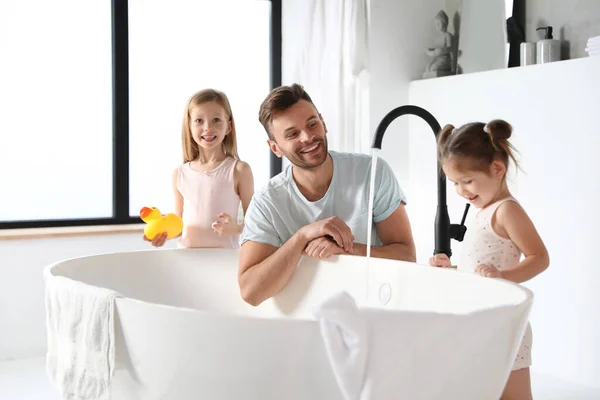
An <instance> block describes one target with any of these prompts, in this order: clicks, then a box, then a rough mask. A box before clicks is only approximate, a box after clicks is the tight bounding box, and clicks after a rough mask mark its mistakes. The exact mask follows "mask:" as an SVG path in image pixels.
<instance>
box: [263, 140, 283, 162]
mask: <svg viewBox="0 0 600 400" xmlns="http://www.w3.org/2000/svg"><path fill="white" fill-rule="evenodd" d="M267 144H268V145H269V148H270V149H271V151H272V152H273V153H274V154H275V155H276V156H277V157H279V158H281V156H282V155H283V154H282V153H281V151H280V150H279V146H278V145H277V142H275V141H274V140H271V139H268V140H267Z"/></svg>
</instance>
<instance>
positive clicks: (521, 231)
mask: <svg viewBox="0 0 600 400" xmlns="http://www.w3.org/2000/svg"><path fill="white" fill-rule="evenodd" d="M495 219H496V223H497V224H496V225H497V226H494V225H495V224H494V220H493V219H492V227H493V228H494V230H495V231H496V233H498V234H499V235H500V236H504V237H508V238H509V239H510V240H511V241H512V242H513V243H514V244H515V245H516V246H517V247H518V248H519V249H521V251H522V252H523V255H524V256H525V258H524V259H523V261H521V262H520V263H518V264H517V265H513V266H509V267H507V268H505V269H503V270H502V271H501V275H502V278H504V279H506V280H509V281H513V282H517V283H521V282H525V281H528V280H530V279H531V278H533V277H534V276H536V275H538V274H540V273H542V272H543V271H544V270H546V268H548V265H549V264H550V257H549V256H548V251H547V250H546V246H545V245H544V242H543V241H542V239H541V238H540V235H539V234H538V232H537V230H536V229H535V226H534V225H533V222H531V220H530V219H529V216H527V213H526V212H525V210H523V208H522V207H521V206H520V205H519V204H517V203H515V202H514V201H507V202H505V203H503V204H501V205H500V207H498V209H497V210H496V213H495Z"/></svg>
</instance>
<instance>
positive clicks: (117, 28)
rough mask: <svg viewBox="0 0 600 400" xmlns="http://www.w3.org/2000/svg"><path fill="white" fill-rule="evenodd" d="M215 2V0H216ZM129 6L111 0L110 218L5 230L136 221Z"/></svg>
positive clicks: (276, 71)
mask: <svg viewBox="0 0 600 400" xmlns="http://www.w3.org/2000/svg"><path fill="white" fill-rule="evenodd" d="M217 1H218V0H217ZM266 1H270V2H271V40H270V46H271V87H272V88H276V87H278V86H280V85H281V74H282V65H281V64H282V59H281V52H282V44H281V40H282V37H281V35H282V33H281V16H282V15H281V13H282V4H281V3H282V0H266ZM128 11H129V5H128V0H111V33H112V62H111V65H112V137H113V151H112V153H113V196H112V202H113V204H112V209H113V216H112V217H110V218H82V219H49V220H23V221H0V231H1V230H5V229H24V228H54V227H72V226H96V225H126V224H139V223H141V222H142V221H141V219H140V218H139V217H131V216H130V215H129V41H128V37H129V12H128ZM281 171H282V160H281V159H280V158H279V157H277V156H276V155H275V154H273V153H271V154H270V172H271V177H273V176H275V175H277V174H278V173H280V172H281Z"/></svg>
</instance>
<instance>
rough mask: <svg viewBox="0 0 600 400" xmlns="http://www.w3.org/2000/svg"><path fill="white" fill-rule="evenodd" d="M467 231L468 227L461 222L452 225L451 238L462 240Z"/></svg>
mask: <svg viewBox="0 0 600 400" xmlns="http://www.w3.org/2000/svg"><path fill="white" fill-rule="evenodd" d="M465 233H467V227H466V226H464V225H459V224H452V225H450V238H451V239H455V240H458V241H459V242H462V241H463V239H464V238H465Z"/></svg>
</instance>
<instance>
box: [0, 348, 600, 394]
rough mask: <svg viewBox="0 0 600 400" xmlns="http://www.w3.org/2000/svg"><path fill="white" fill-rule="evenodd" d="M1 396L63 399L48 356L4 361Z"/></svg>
mask: <svg viewBox="0 0 600 400" xmlns="http://www.w3.org/2000/svg"><path fill="white" fill-rule="evenodd" d="M532 381H533V384H534V388H533V389H534V396H533V397H534V399H535V400H600V390H595V389H585V388H581V387H577V386H573V385H571V384H569V383H567V382H563V381H560V380H558V379H555V378H552V377H547V376H544V375H536V374H534V375H533V376H532ZM0 399H2V400H59V397H58V394H57V392H56V390H54V388H53V387H52V386H51V385H50V382H49V381H48V378H47V377H46V370H45V365H44V358H33V359H27V360H19V361H9V362H4V363H0Z"/></svg>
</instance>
